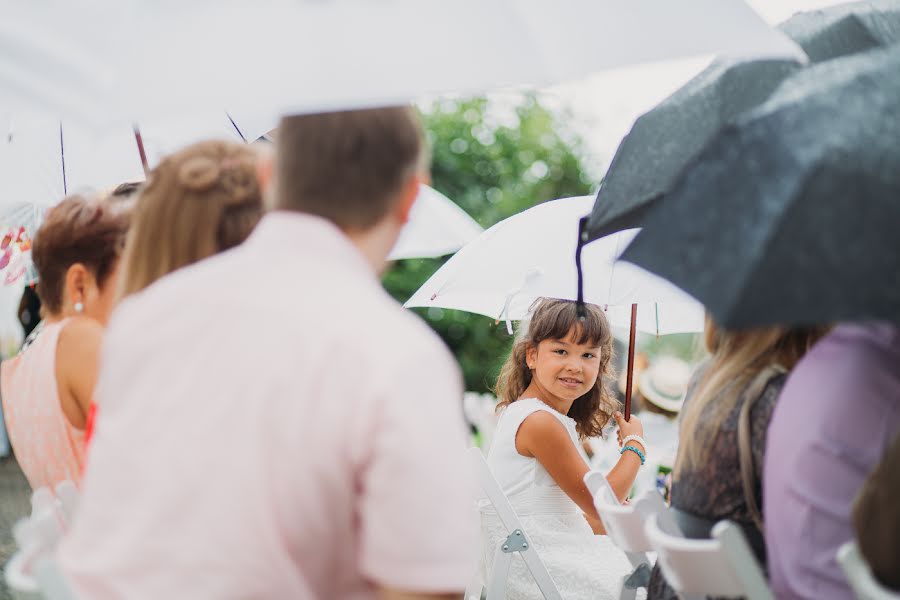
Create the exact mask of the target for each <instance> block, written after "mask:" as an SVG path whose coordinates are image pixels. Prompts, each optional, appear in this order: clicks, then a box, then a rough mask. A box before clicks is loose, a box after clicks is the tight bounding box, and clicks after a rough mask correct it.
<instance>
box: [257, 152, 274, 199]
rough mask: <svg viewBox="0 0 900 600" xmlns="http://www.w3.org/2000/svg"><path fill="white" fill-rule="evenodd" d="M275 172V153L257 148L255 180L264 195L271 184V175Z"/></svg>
mask: <svg viewBox="0 0 900 600" xmlns="http://www.w3.org/2000/svg"><path fill="white" fill-rule="evenodd" d="M274 173H275V154H274V153H273V152H271V151H270V150H268V149H259V150H258V151H257V157H256V180H257V181H258V182H259V189H260V191H261V192H262V194H263V196H265V195H266V194H267V193H268V192H269V188H270V187H271V185H272V177H273V176H274Z"/></svg>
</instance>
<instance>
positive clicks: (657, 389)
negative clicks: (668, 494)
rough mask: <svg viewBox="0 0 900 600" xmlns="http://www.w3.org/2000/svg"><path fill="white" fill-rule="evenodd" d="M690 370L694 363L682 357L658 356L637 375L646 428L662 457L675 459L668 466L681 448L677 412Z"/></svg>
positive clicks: (689, 378) (670, 464) (642, 414)
mask: <svg viewBox="0 0 900 600" xmlns="http://www.w3.org/2000/svg"><path fill="white" fill-rule="evenodd" d="M691 374H692V372H691V366H690V365H689V364H688V363H686V362H685V361H683V360H681V359H680V358H676V357H674V356H657V357H655V358H654V359H653V361H652V362H649V363H648V366H647V367H646V368H644V369H643V370H642V371H641V373H640V375H639V376H637V377H635V379H636V381H637V386H636V387H637V391H638V393H639V395H640V397H641V399H642V402H641V404H640V413H639V414H640V415H641V422H642V423H643V426H644V431H646V432H648V434H649V435H650V437H651V438H652V439H653V447H654V449H655V450H656V451H657V452H659V453H660V458H666V459H668V460H670V461H673V462H670V463H668V464H669V466H672V465H673V464H674V458H675V452H676V450H677V449H678V415H679V413H680V411H681V407H682V404H683V403H684V395H685V393H686V392H687V388H688V383H690V380H691ZM650 432H652V433H650Z"/></svg>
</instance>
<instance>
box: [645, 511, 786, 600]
mask: <svg viewBox="0 0 900 600" xmlns="http://www.w3.org/2000/svg"><path fill="white" fill-rule="evenodd" d="M645 529H646V534H647V539H648V540H649V541H650V544H651V545H652V546H653V549H654V550H656V552H657V564H658V565H659V566H660V568H661V569H662V572H663V575H665V577H666V580H667V581H668V582H669V585H671V586H672V587H673V588H674V589H675V591H677V592H678V593H679V595H680V596H681V597H683V598H686V597H703V596H746V597H747V598H749V600H772V599H773V596H772V592H771V591H770V590H769V586H768V583H767V582H766V579H765V576H764V575H763V572H762V570H761V569H760V567H759V564H758V563H757V561H756V557H755V556H754V555H753V552H752V551H751V550H750V546H748V545H747V541H746V540H745V539H744V534H743V533H742V532H741V530H740V527H738V526H737V525H735V524H734V523H731V522H729V521H721V522H719V523H717V524H716V526H715V527H713V530H712V538H711V539H706V540H696V539H688V538H685V537H682V536H681V535H678V534H672V533H667V532H665V531H663V529H662V528H661V527H660V524H659V519H658V516H657V515H653V516H651V517H650V518H648V519H647V522H646V525H645Z"/></svg>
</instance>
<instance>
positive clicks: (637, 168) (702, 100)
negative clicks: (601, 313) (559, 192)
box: [588, 0, 900, 239]
mask: <svg viewBox="0 0 900 600" xmlns="http://www.w3.org/2000/svg"><path fill="white" fill-rule="evenodd" d="M779 29H781V30H782V31H783V32H784V33H786V34H787V35H788V36H789V37H791V38H792V39H793V40H794V41H796V42H797V43H798V44H799V45H800V47H801V48H803V50H804V52H806V54H807V55H808V56H809V59H810V61H811V62H812V63H818V62H821V61H825V60H830V59H833V58H837V57H840V56H844V55H849V54H852V53H856V52H861V51H866V50H870V49H873V48H877V47H883V46H887V45H890V44H892V43H895V42H898V41H900V0H880V1H877V2H854V3H850V4H841V5H837V6H833V7H829V8H827V9H825V10H820V11H812V12H808V13H801V14H798V15H795V16H794V17H792V18H790V19H788V20H787V21H785V22H784V23H783V24H782V25H780V26H779ZM801 68H802V65H801V64H800V63H799V62H798V61H790V60H760V61H736V60H719V61H716V62H715V63H713V64H712V65H711V66H710V67H709V68H707V69H706V70H705V71H703V72H702V73H700V74H699V75H698V76H697V77H695V78H694V79H692V80H691V81H689V82H688V83H687V84H686V85H685V86H684V87H682V88H681V89H679V90H678V91H676V92H675V93H674V94H673V95H672V96H670V97H669V98H668V99H666V100H665V101H663V102H662V103H661V104H660V105H658V106H657V107H656V108H654V109H653V110H651V111H650V112H648V113H646V114H644V115H643V116H641V117H640V118H639V119H638V120H637V121H636V122H635V124H634V126H633V128H632V130H631V132H630V133H629V134H628V135H627V136H626V137H625V139H624V140H623V141H622V143H621V145H620V146H619V148H618V149H617V151H616V154H615V156H614V157H613V160H612V163H611V165H610V167H609V170H608V171H607V174H606V178H605V179H604V182H603V185H602V187H601V188H600V190H599V192H598V194H597V200H596V203H595V205H594V209H593V211H592V214H591V219H590V221H589V223H588V233H589V238H590V239H596V238H598V237H601V236H604V235H608V234H610V233H613V232H615V231H620V230H622V229H629V228H633V227H640V226H641V225H642V224H643V223H642V221H643V218H644V217H645V215H646V212H647V210H648V209H649V208H650V207H651V205H652V204H653V203H654V202H655V201H656V200H658V199H659V198H661V197H662V196H664V195H665V194H666V193H667V192H668V191H669V190H670V189H671V187H672V186H673V185H674V184H675V181H676V179H677V177H678V175H679V174H680V173H681V171H682V170H683V169H684V168H685V167H686V166H687V165H688V163H689V162H690V160H691V158H693V157H694V156H696V155H697V153H698V152H699V151H700V150H701V149H702V148H703V147H704V146H705V145H706V144H707V143H708V142H709V141H710V140H711V139H712V138H713V137H714V136H715V135H716V133H717V132H718V131H719V130H721V128H722V127H723V126H724V125H725V124H727V123H728V122H730V121H732V120H733V119H735V118H736V117H737V116H739V115H740V114H742V113H744V112H746V111H748V110H751V109H753V108H755V107H756V106H759V105H760V104H762V103H763V102H764V101H765V100H766V99H767V98H768V97H769V96H770V95H771V94H772V92H774V91H775V89H776V88H777V87H778V85H779V84H780V83H781V82H782V81H783V80H784V79H786V78H787V77H789V76H790V75H792V74H793V73H795V72H796V71H798V70H799V69H801Z"/></svg>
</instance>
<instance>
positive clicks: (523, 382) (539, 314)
mask: <svg viewBox="0 0 900 600" xmlns="http://www.w3.org/2000/svg"><path fill="white" fill-rule="evenodd" d="M584 308H585V311H584V312H585V315H584V320H581V319H579V317H578V311H577V307H576V304H575V303H574V302H571V301H569V300H555V299H549V298H541V299H539V300H538V301H537V302H535V304H534V306H532V309H531V319H530V320H529V321H528V323H527V325H526V324H525V322H524V321H523V323H522V328H521V329H520V330H519V335H518V336H517V338H516V341H515V342H514V343H513V347H512V351H511V352H510V354H509V358H508V359H507V360H506V363H505V364H504V365H503V368H502V369H501V370H500V376H499V377H498V378H497V386H496V388H495V389H494V393H495V394H497V398H498V399H499V402H498V403H497V410H498V411H499V410H501V409H502V408H504V407H505V406H507V405H509V404H512V403H513V402H515V401H516V400H518V399H519V397H520V396H521V395H522V394H523V393H524V392H525V390H526V389H527V388H528V386H529V385H530V384H531V370H530V369H529V368H528V364H527V363H526V357H525V355H526V352H527V351H528V349H529V348H531V347H534V346H537V345H538V344H539V343H541V342H542V341H544V340H563V339H566V337H567V336H568V335H569V334H570V333H571V332H572V331H573V329H574V333H575V342H576V343H577V344H591V345H596V346H597V347H599V348H600V371H599V373H598V375H597V382H596V383H595V384H594V387H593V388H591V391H589V392H588V393H586V394H584V395H583V396H581V397H579V398H577V399H576V400H575V402H573V403H572V407H571V408H570V409H569V416H570V417H571V418H572V419H574V420H575V426H576V429H577V430H578V435H579V436H580V437H581V438H586V437H596V436H599V435H600V433H601V431H602V430H603V427H604V425H606V423H607V422H608V421H609V418H610V417H611V416H612V414H613V412H615V411H616V410H617V409H618V406H619V403H618V402H617V401H616V399H615V397H614V396H613V394H612V392H611V391H610V390H609V388H608V387H607V385H606V382H607V381H614V380H615V373H614V372H613V368H612V355H613V345H612V340H613V338H612V332H611V331H610V329H609V323H608V322H607V321H606V316H605V315H604V314H603V311H602V310H600V307H598V306H595V305H593V304H586V305H585V307H584Z"/></svg>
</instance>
